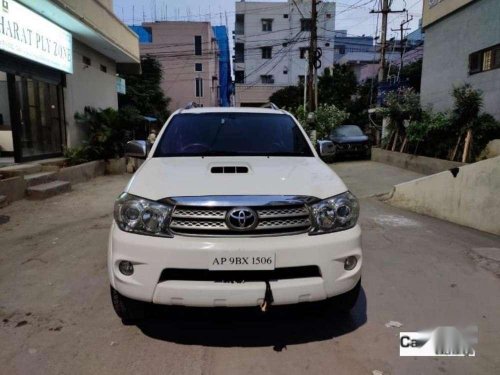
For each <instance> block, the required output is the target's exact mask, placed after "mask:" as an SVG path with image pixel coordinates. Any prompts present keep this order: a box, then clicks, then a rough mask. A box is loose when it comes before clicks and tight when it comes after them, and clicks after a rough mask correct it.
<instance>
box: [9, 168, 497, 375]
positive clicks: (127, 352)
mask: <svg viewBox="0 0 500 375" xmlns="http://www.w3.org/2000/svg"><path fill="white" fill-rule="evenodd" d="M333 168H334V169H336V170H338V171H339V173H340V174H343V173H348V174H349V176H350V177H349V178H348V179H347V181H348V185H349V187H350V189H352V190H353V191H354V192H355V193H356V194H358V195H359V196H366V195H371V193H372V192H371V191H369V189H368V190H367V187H369V186H372V187H377V188H376V189H375V190H379V187H380V184H381V183H382V182H383V181H381V178H382V176H384V174H383V173H384V171H385V172H386V174H387V175H392V176H393V177H392V178H394V179H395V180H397V179H400V180H401V181H403V180H405V179H407V178H408V176H407V172H404V171H403V172H401V175H400V176H399V177H398V174H397V173H396V174H394V173H395V172H397V171H394V170H393V169H392V168H390V167H389V169H386V168H384V166H383V165H375V164H374V165H373V168H377V169H378V170H379V172H378V173H375V174H373V173H365V172H363V171H366V168H368V170H370V163H368V164H366V162H364V163H361V164H360V163H343V164H342V165H340V166H339V165H334V166H333ZM358 168H359V169H358ZM357 170H358V171H359V172H357ZM127 179H128V177H127V176H114V177H111V176H106V177H100V178H97V179H95V180H93V181H91V182H89V183H85V184H80V185H76V186H75V187H74V191H72V192H71V193H68V194H66V195H62V196H59V197H54V198H51V199H49V200H46V201H44V202H29V201H19V202H16V203H14V204H12V205H10V206H8V207H6V208H4V209H1V210H0V319H1V320H2V322H0V337H1V340H0V363H1V365H0V366H1V371H0V372H1V373H5V374H16V373H18V374H35V373H36V374H41V373H44V374H49V373H50V374H54V373H64V374H68V373H72V374H89V373H92V374H96V373H107V374H132V373H133V374H137V373H152V374H153V373H162V374H176V375H177V374H259V375H263V374H286V375H291V374H302V373H306V372H309V373H313V374H369V375H370V374H372V371H373V370H380V371H383V373H384V374H446V373H448V374H496V373H498V369H499V368H500V357H499V356H498V353H499V349H500V317H499V315H498V312H499V311H500V280H499V279H498V278H497V277H496V276H495V275H494V274H493V273H492V272H490V271H487V270H485V269H483V268H482V267H481V266H480V265H479V264H477V263H476V262H475V260H473V259H476V258H473V257H472V256H471V251H472V249H473V248H476V247H492V248H499V247H500V239H499V237H495V236H492V235H487V234H484V233H481V232H478V231H475V230H470V229H467V228H463V227H460V226H457V225H453V224H449V223H446V222H443V221H439V220H436V219H433V218H429V217H425V216H421V215H416V214H412V213H409V212H406V211H403V210H399V209H396V208H392V207H390V206H387V205H386V204H384V203H381V202H379V201H377V200H375V199H374V198H362V200H361V205H362V215H361V220H360V222H361V226H362V227H363V230H364V232H363V234H364V237H363V244H364V253H365V269H364V275H363V283H364V290H363V293H362V296H361V298H360V300H359V301H358V304H357V306H356V309H355V311H354V313H353V314H352V315H351V316H350V317H343V316H338V315H332V314H330V313H323V312H321V311H319V310H317V309H316V310H315V309H312V310H311V309H306V310H304V309H299V310H296V309H293V310H281V309H280V310H274V311H271V313H270V314H268V315H265V316H262V315H260V314H259V313H256V312H255V311H254V310H251V311H248V310H245V311H240V310H238V311H233V310H230V311H228V312H226V313H223V314H213V313H210V312H206V311H203V312H200V311H198V310H180V311H179V310H175V311H164V312H162V313H163V317H162V318H156V319H153V320H150V321H148V322H146V323H144V324H142V325H141V326H123V325H122V324H121V322H120V321H119V320H118V319H117V317H116V316H115V315H114V312H113V310H112V307H111V305H110V302H109V295H108V292H109V291H108V282H107V275H106V241H107V234H108V227H109V224H110V222H111V220H112V219H111V212H112V205H113V198H114V197H115V196H116V195H117V194H118V193H119V192H120V191H121V189H122V188H123V186H124V185H125V183H126V181H127ZM392 181H393V180H391V183H392ZM376 192H379V191H376ZM390 320H395V321H399V322H401V323H403V327H402V328H401V329H404V330H409V331H412V330H420V329H424V328H429V327H434V326H436V325H461V324H475V325H478V326H479V344H478V346H477V347H476V349H477V351H478V354H479V355H478V357H476V358H451V359H446V358H445V359H433V358H400V357H399V355H398V350H399V349H398V337H399V335H398V332H399V329H397V328H386V327H385V325H384V324H385V323H387V322H388V321H390Z"/></svg>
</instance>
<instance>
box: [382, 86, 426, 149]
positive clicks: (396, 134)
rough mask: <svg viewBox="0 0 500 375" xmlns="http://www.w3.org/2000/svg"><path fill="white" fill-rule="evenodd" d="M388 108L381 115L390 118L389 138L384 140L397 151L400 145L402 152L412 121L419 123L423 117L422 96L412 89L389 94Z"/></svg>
mask: <svg viewBox="0 0 500 375" xmlns="http://www.w3.org/2000/svg"><path fill="white" fill-rule="evenodd" d="M385 103H386V107H384V108H383V109H382V110H381V111H380V113H381V114H382V115H383V116H386V117H388V118H389V125H388V130H389V138H388V139H386V140H384V142H386V145H387V147H388V148H389V147H392V150H393V151H395V150H396V146H397V145H398V144H400V148H399V150H400V151H403V150H404V149H405V147H406V146H407V136H406V127H407V126H408V123H411V122H412V121H419V120H420V117H421V115H422V108H421V107H420V95H419V94H417V93H416V92H415V91H414V90H413V89H412V88H402V89H400V90H398V91H392V92H390V93H388V94H387V96H386V99H385Z"/></svg>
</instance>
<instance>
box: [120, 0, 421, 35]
mask: <svg viewBox="0 0 500 375" xmlns="http://www.w3.org/2000/svg"><path fill="white" fill-rule="evenodd" d="M267 1H270V2H274V1H273V0H267ZM281 1H284V0H281ZM379 1H380V0H339V1H336V4H337V15H336V19H335V23H336V26H335V29H336V30H347V33H348V34H350V35H363V34H365V35H375V33H376V32H377V31H378V33H380V19H381V16H380V17H377V15H376V14H370V10H372V9H374V8H375V10H377V9H378V7H379ZM422 1H423V0H389V2H390V3H392V5H391V9H392V10H401V9H403V8H406V9H408V12H409V15H410V16H413V21H412V22H411V23H410V24H409V27H410V28H411V30H415V29H416V28H418V20H419V18H420V17H421V14H422ZM234 3H235V2H234V1H231V0H182V1H179V0H114V8H115V13H116V15H117V16H118V17H119V18H120V19H122V21H124V22H125V23H126V24H128V25H130V24H135V25H140V24H141V22H142V21H143V20H146V21H151V20H154V19H156V20H158V21H161V20H165V19H167V20H169V21H176V20H178V21H186V20H189V21H211V23H212V26H216V25H227V26H228V29H229V32H230V33H231V32H232V30H233V28H234V13H235V9H234V8H235V7H234ZM377 18H378V22H377ZM405 18H406V15H405V14H402V13H393V14H390V15H389V25H388V28H389V29H391V28H392V29H396V28H399V25H400V23H401V21H402V20H403V19H405ZM377 25H378V27H377ZM407 27H408V26H407ZM229 35H231V34H229ZM393 36H394V37H396V38H398V39H399V31H398V32H393V31H390V30H389V33H388V37H389V38H390V37H393Z"/></svg>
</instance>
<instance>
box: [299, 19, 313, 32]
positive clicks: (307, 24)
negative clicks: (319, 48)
mask: <svg viewBox="0 0 500 375" xmlns="http://www.w3.org/2000/svg"><path fill="white" fill-rule="evenodd" d="M311 26H312V20H311V19H310V18H302V19H301V20H300V31H311Z"/></svg>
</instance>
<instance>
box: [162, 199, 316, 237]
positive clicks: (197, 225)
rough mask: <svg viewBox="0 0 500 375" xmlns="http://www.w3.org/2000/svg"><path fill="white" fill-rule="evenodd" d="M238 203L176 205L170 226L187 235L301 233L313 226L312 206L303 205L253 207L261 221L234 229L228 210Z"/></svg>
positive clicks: (175, 232)
mask: <svg viewBox="0 0 500 375" xmlns="http://www.w3.org/2000/svg"><path fill="white" fill-rule="evenodd" d="M232 208H234V207H218V208H213V207H209V208H208V207H193V206H176V207H175V209H174V212H173V213H172V220H171V222H170V230H171V231H172V232H173V233H174V234H185V235H227V236H248V235H280V234H292V233H301V232H306V231H307V230H309V228H310V226H311V220H310V214H309V209H308V208H307V207H306V206H305V205H300V206H297V205H295V206H279V207H273V206H265V207H263V206H260V207H251V208H252V209H253V210H255V212H256V213H257V217H258V224H257V226H256V227H255V228H253V229H251V230H245V231H240V230H234V229H232V228H230V227H229V226H228V225H227V223H226V214H227V212H228V211H229V210H231V209H232Z"/></svg>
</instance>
